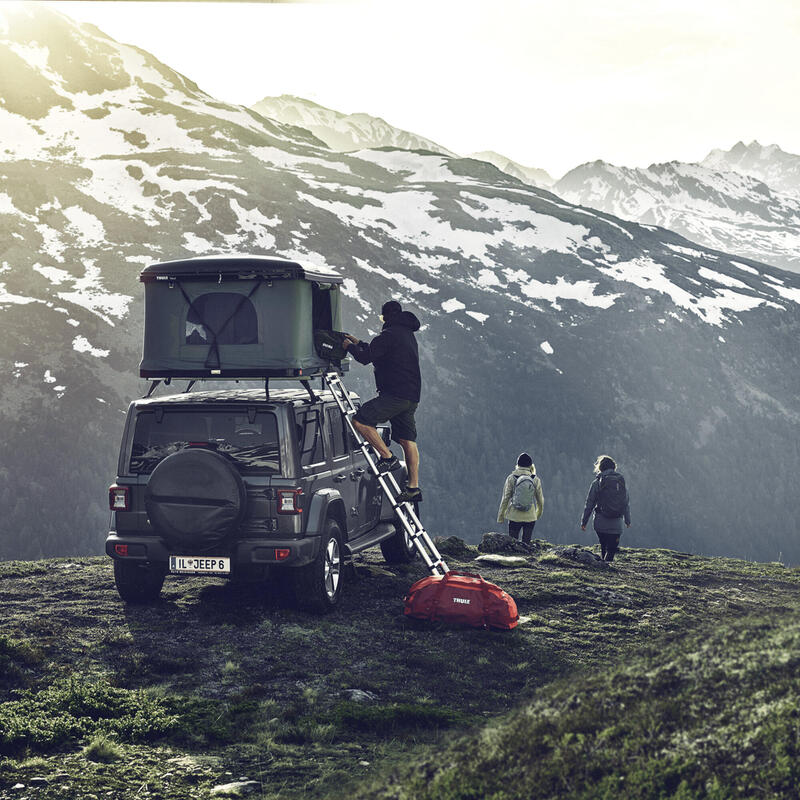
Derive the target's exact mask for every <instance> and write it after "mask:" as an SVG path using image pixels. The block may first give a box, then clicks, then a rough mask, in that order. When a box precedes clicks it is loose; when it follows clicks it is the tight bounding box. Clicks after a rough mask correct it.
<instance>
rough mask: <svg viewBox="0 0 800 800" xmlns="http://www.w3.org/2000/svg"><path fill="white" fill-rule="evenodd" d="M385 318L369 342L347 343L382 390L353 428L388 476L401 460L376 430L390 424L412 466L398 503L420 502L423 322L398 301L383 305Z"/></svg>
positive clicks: (351, 339) (352, 339) (350, 340)
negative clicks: (419, 333) (416, 416)
mask: <svg viewBox="0 0 800 800" xmlns="http://www.w3.org/2000/svg"><path fill="white" fill-rule="evenodd" d="M381 320H382V321H383V327H382V328H381V332H380V333H379V334H378V336H376V337H375V338H374V339H373V340H372V341H371V342H362V341H359V340H358V339H356V337H355V336H351V335H350V334H347V336H346V338H345V341H344V342H343V345H344V348H345V350H346V351H347V352H348V353H349V354H350V355H351V356H353V358H354V359H355V360H356V361H358V363H359V364H370V363H371V364H373V366H374V367H375V385H376V387H377V389H378V396H377V397H374V398H373V399H372V400H368V401H367V402H366V403H364V405H362V406H361V408H359V409H358V412H357V413H356V415H355V417H354V418H353V424H354V425H355V427H356V429H357V430H358V432H359V433H360V434H361V435H362V436H363V437H364V438H365V439H366V440H367V441H368V442H369V443H370V444H371V445H372V446H373V448H375V451H376V452H377V453H378V455H379V456H380V458H379V460H378V469H379V470H380V471H381V472H389V471H391V470H392V469H393V468H394V467H395V466H396V465H397V458H396V457H395V456H394V455H392V451H391V450H389V448H388V447H387V446H386V444H385V443H384V441H383V439H381V437H380V435H379V434H378V430H377V426H378V423H381V422H386V421H390V422H391V423H392V439H394V441H396V442H397V443H398V444H399V445H400V447H402V448H403V453H404V455H405V458H406V466H407V467H408V485H407V486H406V488H405V489H404V490H403V491H402V492H401V494H400V497H399V498H398V500H399V501H400V502H407V501H410V502H412V503H419V502H421V500H422V492H421V491H420V488H419V450H418V449H417V426H416V423H415V421H414V412H415V411H416V410H417V404H418V403H419V398H420V390H421V387H422V379H421V377H420V371H419V353H418V351H417V340H416V338H415V337H414V333H415V332H416V331H418V330H419V328H420V324H419V320H418V319H417V318H416V317H415V316H414V315H413V314H412V313H411V312H410V311H403V309H402V307H401V305H400V303H398V302H397V300H389V301H388V302H386V303H384V304H383V306H382V307H381Z"/></svg>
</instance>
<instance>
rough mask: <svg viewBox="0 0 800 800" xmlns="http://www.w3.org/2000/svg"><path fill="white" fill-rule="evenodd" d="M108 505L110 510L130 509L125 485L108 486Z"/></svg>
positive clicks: (128, 495) (128, 494)
mask: <svg viewBox="0 0 800 800" xmlns="http://www.w3.org/2000/svg"><path fill="white" fill-rule="evenodd" d="M108 507H109V508H110V509H111V510H112V511H130V510H131V501H130V493H129V490H128V487H127V486H117V485H116V484H113V485H112V486H109V487H108Z"/></svg>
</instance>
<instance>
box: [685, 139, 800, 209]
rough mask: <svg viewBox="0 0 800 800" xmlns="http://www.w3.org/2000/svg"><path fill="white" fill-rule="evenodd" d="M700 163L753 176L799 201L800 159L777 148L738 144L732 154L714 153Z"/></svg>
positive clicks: (724, 151) (728, 151)
mask: <svg viewBox="0 0 800 800" xmlns="http://www.w3.org/2000/svg"><path fill="white" fill-rule="evenodd" d="M700 163H701V164H702V166H704V167H708V168H709V169H713V170H716V171H717V172H725V171H730V172H739V173H741V174H742V175H750V176H751V177H753V178H756V179H758V180H760V181H762V182H763V183H766V184H767V185H768V186H769V187H770V188H772V189H773V190H775V191H778V192H786V193H787V194H793V195H795V196H797V197H800V156H798V155H794V154H793V153H786V152H784V151H783V150H781V148H780V147H778V145H776V144H771V145H767V146H764V145H761V144H759V143H758V142H757V141H755V140H754V141H752V142H750V144H745V143H744V142H737V143H736V144H735V145H734V146H733V147H732V148H731V149H730V150H712V151H711V152H710V153H709V154H708V155H707V156H706V157H705V158H704V159H703V160H702V161H701V162H700Z"/></svg>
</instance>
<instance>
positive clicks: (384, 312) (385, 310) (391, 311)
mask: <svg viewBox="0 0 800 800" xmlns="http://www.w3.org/2000/svg"><path fill="white" fill-rule="evenodd" d="M402 310H403V307H402V306H401V305H400V303H398V302H397V300H389V301H387V302H386V303H384V304H383V305H382V306H381V316H382V317H383V318H384V319H389V317H391V316H394V315H395V314H399V313H400V312H401V311H402Z"/></svg>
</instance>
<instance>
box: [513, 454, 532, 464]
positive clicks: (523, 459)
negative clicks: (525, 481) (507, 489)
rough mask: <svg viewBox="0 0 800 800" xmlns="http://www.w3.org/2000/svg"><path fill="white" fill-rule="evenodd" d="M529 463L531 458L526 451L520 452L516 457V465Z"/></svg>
mask: <svg viewBox="0 0 800 800" xmlns="http://www.w3.org/2000/svg"><path fill="white" fill-rule="evenodd" d="M531 464H533V459H532V458H531V457H530V456H529V455H528V454H527V453H520V455H519V458H518V459H517V466H518V467H529V466H530V465H531Z"/></svg>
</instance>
